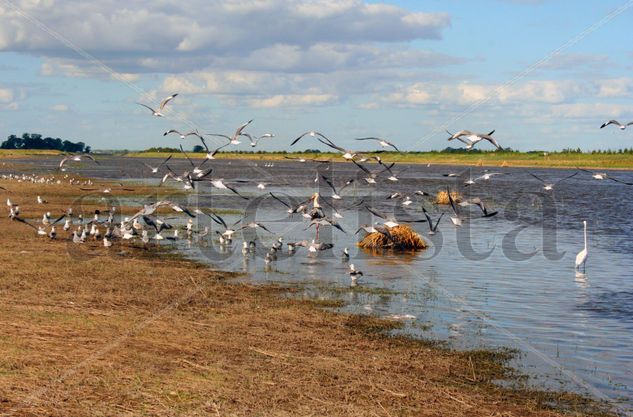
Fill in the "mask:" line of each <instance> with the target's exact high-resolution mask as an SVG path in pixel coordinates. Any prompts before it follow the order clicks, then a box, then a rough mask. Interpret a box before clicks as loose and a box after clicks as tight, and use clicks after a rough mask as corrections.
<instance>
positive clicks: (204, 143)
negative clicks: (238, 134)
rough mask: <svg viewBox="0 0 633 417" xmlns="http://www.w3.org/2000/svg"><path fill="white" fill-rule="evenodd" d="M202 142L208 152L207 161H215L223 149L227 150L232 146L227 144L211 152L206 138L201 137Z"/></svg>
mask: <svg viewBox="0 0 633 417" xmlns="http://www.w3.org/2000/svg"><path fill="white" fill-rule="evenodd" d="M200 140H201V141H202V145H203V146H204V149H205V150H206V151H207V155H206V159H215V155H216V154H217V153H218V151H219V150H220V149H222V148H226V147H227V146H229V145H230V143H227V144H226V145H222V146H220V147H218V148H216V150H215V151H213V152H211V151H210V150H209V147H208V146H207V142H205V140H204V138H203V137H202V136H201V137H200ZM203 164H204V162H203V163H202V164H200V166H202V165H203Z"/></svg>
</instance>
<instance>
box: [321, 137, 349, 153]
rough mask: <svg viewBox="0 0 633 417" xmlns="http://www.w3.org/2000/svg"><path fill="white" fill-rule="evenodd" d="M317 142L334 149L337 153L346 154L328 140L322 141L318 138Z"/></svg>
mask: <svg viewBox="0 0 633 417" xmlns="http://www.w3.org/2000/svg"><path fill="white" fill-rule="evenodd" d="M318 141H319V142H321V143H322V144H324V145H327V146H329V147H330V148H333V149H336V150H337V151H340V152H343V153H345V152H347V151H346V150H345V149H343V148H341V147H340V146H338V145H335V144H334V143H333V142H331V141H329V140H328V141H324V140H322V139H321V138H318Z"/></svg>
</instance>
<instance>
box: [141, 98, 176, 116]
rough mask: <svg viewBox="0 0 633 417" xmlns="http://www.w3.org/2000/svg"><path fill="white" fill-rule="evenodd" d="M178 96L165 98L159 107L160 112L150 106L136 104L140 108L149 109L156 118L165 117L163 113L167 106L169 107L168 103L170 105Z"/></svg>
mask: <svg viewBox="0 0 633 417" xmlns="http://www.w3.org/2000/svg"><path fill="white" fill-rule="evenodd" d="M177 95H178V93H176V94H172V95H171V96H169V97H165V98H164V99H163V101H161V102H160V104H159V105H158V110H154V109H153V108H151V107H150V106H148V105H146V104H143V103H136V104H138V105H139V106H143V107H145V108H146V109H149V110H150V111H151V112H152V116H156V117H164V116H165V115H164V114H163V113H161V112H162V111H163V110H164V109H165V106H166V105H167V103H169V102H170V101H171V100H173V99H174V97H176V96H177Z"/></svg>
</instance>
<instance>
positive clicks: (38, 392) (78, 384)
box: [0, 182, 595, 416]
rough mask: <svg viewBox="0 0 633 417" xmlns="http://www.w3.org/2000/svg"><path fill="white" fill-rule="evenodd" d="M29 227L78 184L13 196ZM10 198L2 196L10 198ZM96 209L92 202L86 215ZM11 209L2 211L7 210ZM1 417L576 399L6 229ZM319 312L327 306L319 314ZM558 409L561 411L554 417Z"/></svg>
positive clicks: (211, 280) (475, 405)
mask: <svg viewBox="0 0 633 417" xmlns="http://www.w3.org/2000/svg"><path fill="white" fill-rule="evenodd" d="M0 185H3V186H6V187H7V188H10V189H12V190H13V192H12V194H11V198H12V199H13V200H15V201H19V202H20V203H21V205H22V209H23V212H25V216H27V217H39V215H41V211H42V208H41V207H37V205H36V204H34V203H33V201H34V198H35V195H37V194H42V195H43V196H45V197H46V198H47V199H48V200H49V201H51V203H50V205H49V207H50V208H55V209H56V210H61V209H62V208H63V207H64V206H65V205H66V204H68V202H72V201H73V200H74V199H76V198H77V195H78V194H79V192H78V191H77V189H76V188H75V187H69V186H53V187H50V186H49V187H46V186H39V187H40V188H38V186H34V185H30V184H21V185H20V187H16V186H15V184H13V183H10V182H0ZM2 197H5V194H2ZM95 207H98V206H97V205H92V206H91V205H90V204H89V202H86V205H85V209H86V210H90V209H94V208H95ZM1 210H4V209H1ZM0 230H2V233H1V234H0V265H2V267H1V269H0V415H5V414H7V415H12V416H42V415H51V416H123V415H124V416H147V415H152V416H174V415H189V416H291V415H292V416H322V415H328V416H425V415H429V416H431V415H433V416H493V415H496V416H502V415H504V416H562V415H587V414H589V413H591V412H594V411H595V410H594V409H593V408H592V407H593V406H594V404H593V403H590V402H588V401H586V400H585V399H583V398H580V397H578V396H576V395H572V394H565V393H543V392H536V391H531V390H521V389H519V390H512V389H508V388H502V387H500V386H498V385H495V384H494V383H493V381H495V380H497V379H500V378H504V377H507V376H509V369H508V368H506V367H505V366H504V364H503V363H504V360H505V359H507V358H506V357H504V355H500V356H501V357H498V356H499V355H498V354H497V353H494V352H485V351H468V352H455V351H451V350H448V349H446V348H444V347H442V346H441V345H435V344H432V343H428V342H423V341H415V340H410V339H407V338H401V337H392V336H388V335H387V333H386V332H387V331H389V330H391V329H394V328H396V327H398V325H397V323H394V322H390V321H384V320H381V319H378V318H372V317H364V316H356V315H352V314H337V313H333V312H328V311H324V310H322V309H320V308H316V307H315V303H311V302H309V301H301V300H299V299H288V298H287V297H281V296H280V295H281V294H286V293H287V291H292V290H289V289H286V288H280V287H275V286H251V285H245V284H237V283H228V282H227V281H226V280H227V279H228V278H231V277H232V274H229V273H225V272H218V271H212V270H209V269H207V268H206V267H202V266H200V265H197V264H195V263H192V262H189V261H185V260H182V259H180V258H179V257H176V256H173V255H169V253H166V252H165V251H160V250H156V249H152V248H145V247H143V246H138V245H135V244H123V245H122V244H118V243H117V245H116V246H115V247H113V248H111V249H110V250H106V249H105V248H103V247H102V246H101V245H99V244H98V243H96V242H90V243H87V244H86V245H83V246H77V245H73V244H69V243H68V241H67V240H66V236H65V235H64V233H63V232H60V233H59V234H60V239H58V240H57V241H50V240H48V239H47V238H37V237H36V236H35V233H33V231H32V230H31V229H29V228H26V226H24V225H22V224H19V223H17V222H11V221H10V220H9V219H8V218H6V216H5V215H4V213H2V216H0ZM316 305H318V303H316ZM554 406H558V407H560V406H564V407H565V411H564V412H563V411H557V410H556V409H555V408H553V407H554Z"/></svg>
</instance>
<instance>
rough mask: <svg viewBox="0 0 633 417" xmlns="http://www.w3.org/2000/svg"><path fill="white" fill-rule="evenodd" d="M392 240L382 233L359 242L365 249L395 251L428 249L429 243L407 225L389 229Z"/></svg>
mask: <svg viewBox="0 0 633 417" xmlns="http://www.w3.org/2000/svg"><path fill="white" fill-rule="evenodd" d="M389 232H390V234H391V239H389V238H388V237H387V236H385V235H384V234H382V233H378V232H373V233H369V234H368V235H367V236H365V237H364V238H363V240H361V241H360V242H358V246H359V247H361V248H364V249H378V248H393V249H426V248H427V247H428V245H427V243H426V242H425V241H424V239H422V237H420V235H419V234H417V233H416V232H415V230H413V229H412V228H411V227H409V226H407V225H399V226H396V227H393V228H391V229H389Z"/></svg>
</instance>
